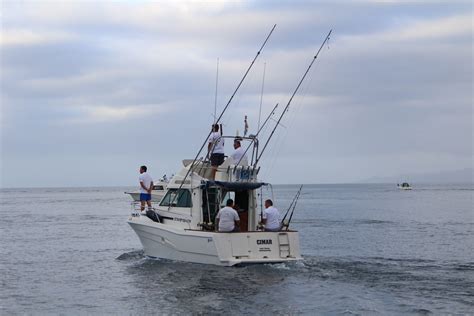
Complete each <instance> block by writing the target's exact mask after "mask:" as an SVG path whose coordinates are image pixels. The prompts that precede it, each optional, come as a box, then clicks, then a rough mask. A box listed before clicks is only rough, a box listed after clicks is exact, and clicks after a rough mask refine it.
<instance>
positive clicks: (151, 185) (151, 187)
mask: <svg viewBox="0 0 474 316" xmlns="http://www.w3.org/2000/svg"><path fill="white" fill-rule="evenodd" d="M152 189H153V181H151V183H150V189H148V190H147V191H148V193H150V194H151V190H152Z"/></svg>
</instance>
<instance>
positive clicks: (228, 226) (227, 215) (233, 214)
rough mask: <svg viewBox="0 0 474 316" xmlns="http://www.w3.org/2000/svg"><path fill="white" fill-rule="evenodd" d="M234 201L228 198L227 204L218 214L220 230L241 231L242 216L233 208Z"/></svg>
mask: <svg viewBox="0 0 474 316" xmlns="http://www.w3.org/2000/svg"><path fill="white" fill-rule="evenodd" d="M233 205H234V201H233V200H232V199H228V200H227V203H226V206H225V207H223V208H221V209H220V210H219V212H218V213H217V216H216V225H217V229H218V231H220V232H226V233H230V232H236V231H239V225H240V218H239V214H237V211H236V210H234V209H233V208H232V206H233Z"/></svg>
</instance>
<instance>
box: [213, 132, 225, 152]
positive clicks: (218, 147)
mask: <svg viewBox="0 0 474 316" xmlns="http://www.w3.org/2000/svg"><path fill="white" fill-rule="evenodd" d="M219 138H220V139H219ZM209 143H210V144H212V146H213V147H211V148H214V149H211V150H212V151H211V154H223V153H224V138H221V134H220V133H219V132H212V133H211V136H209ZM214 143H215V145H214Z"/></svg>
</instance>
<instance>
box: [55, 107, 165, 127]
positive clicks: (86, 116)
mask: <svg viewBox="0 0 474 316" xmlns="http://www.w3.org/2000/svg"><path fill="white" fill-rule="evenodd" d="M169 111H171V108H170V107H166V106H159V105H135V106H126V107H116V106H107V105H97V106H79V107H75V108H74V112H75V113H76V114H75V115H74V117H73V118H71V119H66V120H63V121H59V122H58V123H59V125H68V124H96V123H104V122H119V121H123V120H136V119H140V118H143V117H148V116H153V115H156V114H162V113H166V112H169Z"/></svg>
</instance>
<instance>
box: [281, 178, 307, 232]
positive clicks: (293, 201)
mask: <svg viewBox="0 0 474 316" xmlns="http://www.w3.org/2000/svg"><path fill="white" fill-rule="evenodd" d="M302 187H303V185H301V186H300V188H299V190H298V191H297V192H296V194H295V196H294V197H293V200H292V201H291V203H290V206H288V209H287V210H286V213H285V216H283V219H282V220H281V222H282V223H283V222H284V221H285V219H286V216H287V215H288V213H289V212H290V210H291V207H292V206H293V203H295V201H296V199H297V198H298V195H299V194H300V191H301V188H302Z"/></svg>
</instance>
